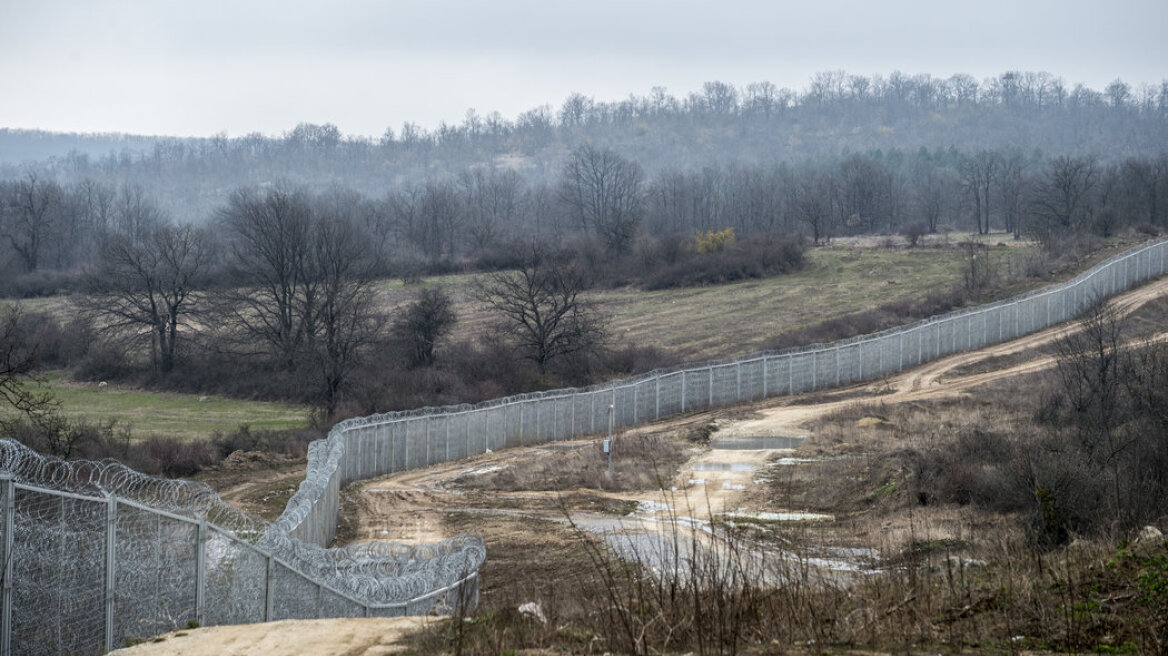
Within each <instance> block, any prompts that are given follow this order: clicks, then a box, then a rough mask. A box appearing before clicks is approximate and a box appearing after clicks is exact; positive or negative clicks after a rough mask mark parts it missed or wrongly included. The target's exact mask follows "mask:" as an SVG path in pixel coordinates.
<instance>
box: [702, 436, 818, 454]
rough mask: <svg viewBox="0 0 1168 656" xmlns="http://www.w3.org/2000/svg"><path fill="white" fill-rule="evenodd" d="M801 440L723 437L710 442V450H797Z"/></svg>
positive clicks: (770, 437)
mask: <svg viewBox="0 0 1168 656" xmlns="http://www.w3.org/2000/svg"><path fill="white" fill-rule="evenodd" d="M803 439H804V438H802V437H786V436H782V435H770V436H756V437H723V438H718V439H714V440H710V448H711V449H719V450H729V451H761V450H777V449H782V450H786V449H797V448H799V445H801V444H803Z"/></svg>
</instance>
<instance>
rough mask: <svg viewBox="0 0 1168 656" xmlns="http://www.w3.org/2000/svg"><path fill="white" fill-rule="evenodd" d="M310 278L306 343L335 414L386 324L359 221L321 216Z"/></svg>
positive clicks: (330, 414)
mask: <svg viewBox="0 0 1168 656" xmlns="http://www.w3.org/2000/svg"><path fill="white" fill-rule="evenodd" d="M311 234H312V244H313V246H312V251H311V254H310V260H309V267H310V273H309V276H308V277H309V278H310V279H311V280H312V281H313V283H314V289H315V290H316V292H317V293H316V295H315V297H314V298H313V299H311V300H310V299H307V298H306V299H305V300H306V303H305V304H304V305H303V306H302V308H301V312H304V313H307V314H311V315H313V316H312V317H311V318H310V319H308V320H305V321H303V322H302V323H303V324H304V325H306V326H310V327H311V328H310V329H309V330H310V332H308V333H307V334H306V337H307V345H308V347H309V349H310V353H311V356H312V358H313V360H314V364H315V369H316V371H317V372H318V375H319V380H320V387H319V394H320V402H321V405H322V407H323V409H324V412H325V416H326V418H328V419H333V418H334V417H335V416H336V412H337V408H338V406H339V404H340V401H341V398H342V395H343V394H344V392H345V390H346V388H347V387H348V386H349V384H350V382H351V379H352V373H353V371H354V370H355V369H356V368H357V367H358V366H359V365H360V364H361V362H362V359H363V357H364V354H365V351H366V350H367V347H368V346H370V345H372V344H373V343H375V342H376V341H377V340H378V339H379V337H380V335H381V331H382V327H383V326H384V324H385V317H384V315H383V314H382V313H381V312H380V310H379V309H378V305H377V299H376V297H375V293H374V292H375V290H374V288H373V283H374V271H375V265H376V262H375V259H374V251H373V249H372V248H371V247H370V245H369V242H368V240H367V239H365V237H364V235H363V234H362V233H361V231H360V230H358V229H357V227H356V225H355V224H354V223H353V222H352V221H349V220H347V219H344V218H341V217H336V216H328V215H326V216H322V217H320V218H318V220H317V221H315V223H314V225H313V229H312V233H311Z"/></svg>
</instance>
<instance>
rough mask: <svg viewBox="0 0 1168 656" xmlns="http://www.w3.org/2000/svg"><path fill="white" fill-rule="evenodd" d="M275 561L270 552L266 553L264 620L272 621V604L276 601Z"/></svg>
mask: <svg viewBox="0 0 1168 656" xmlns="http://www.w3.org/2000/svg"><path fill="white" fill-rule="evenodd" d="M275 568H276V563H275V559H274V558H272V555H271V554H268V558H267V567H265V568H264V621H265V622H271V621H272V614H273V613H272V606H273V605H274V604H275V602H276V590H275V587H276V577H275Z"/></svg>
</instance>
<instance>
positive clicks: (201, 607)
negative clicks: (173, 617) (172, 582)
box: [195, 516, 207, 626]
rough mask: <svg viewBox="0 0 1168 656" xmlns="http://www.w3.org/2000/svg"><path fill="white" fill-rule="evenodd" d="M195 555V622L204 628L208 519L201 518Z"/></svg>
mask: <svg viewBox="0 0 1168 656" xmlns="http://www.w3.org/2000/svg"><path fill="white" fill-rule="evenodd" d="M197 535H198V537H197V538H195V539H196V544H197V545H198V552H196V554H195V621H196V622H198V623H199V626H202V625H203V624H205V623H206V620H205V617H204V616H205V613H206V609H207V518H206V516H203V517H199V529H198V534H197Z"/></svg>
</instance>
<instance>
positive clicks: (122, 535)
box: [0, 240, 1168, 656]
mask: <svg viewBox="0 0 1168 656" xmlns="http://www.w3.org/2000/svg"><path fill="white" fill-rule="evenodd" d="M1166 260H1168V240H1161V241H1156V242H1150V243H1147V244H1144V245H1141V246H1139V247H1136V248H1134V249H1131V250H1129V251H1127V252H1125V253H1121V254H1119V255H1116V256H1114V257H1112V258H1109V259H1108V260H1105V261H1104V262H1102V263H1100V264H1098V265H1096V266H1095V267H1093V268H1091V269H1090V270H1088V271H1086V272H1084V273H1082V274H1080V275H1079V276H1077V277H1075V278H1074V279H1073V280H1070V281H1068V282H1065V283H1060V284H1056V285H1052V286H1049V287H1046V288H1044V289H1041V290H1036V291H1034V292H1031V293H1028V294H1024V295H1021V296H1018V297H1015V298H1011V299H1008V300H1005V301H1000V302H997V303H992V304H988V305H983V306H979V307H975V308H970V309H966V310H960V311H956V312H951V313H948V314H944V315H939V316H935V317H930V318H928V319H925V320H922V321H918V322H916V323H913V324H909V325H906V326H901V327H898V328H895V329H890V330H886V331H883V332H879V333H874V334H871V335H863V336H860V337H856V338H853V339H847V340H842V341H838V342H834V343H831V344H820V345H813V346H809V347H805V348H796V349H787V350H783V351H775V352H766V353H759V354H756V355H752V356H749V357H745V358H741V359H737V360H731V361H726V362H713V363H706V364H699V365H688V366H685V367H681V368H677V369H674V370H667V371H655V372H651V373H648V374H645V375H642V376H638V377H635V378H630V379H626V380H618V381H614V382H612V383H608V384H604V385H596V386H592V387H588V388H583V389H563V390H556V391H551V392H544V393H538V394H526V395H519V396H513V397H508V398H504V399H497V400H494V401H488V402H484V403H481V404H478V405H474V406H469V405H464V406H450V407H445V408H424V409H420V410H414V411H408V412H396V413H387V414H382V415H374V416H370V417H362V418H356V419H350V420H347V421H344V422H341V423H339V424H337V425H336V426H334V427H333V429H332V430H331V431H330V433H329V435H328V437H327V438H326V439H323V440H318V441H316V442H313V443H312V444H311V445H310V447H309V454H308V471H307V475H306V477H305V480H304V481H303V482H302V483H301V484H300V487H299V489H298V490H297V492H296V494H295V495H293V497H292V499H291V500H290V501H289V503H288V506H287V507H286V508H285V510H284V512H283V513H282V514H281V516H280V517H279V518H278V519H277V520H276V521H275V522H272V523H271V524H267V523H265V522H261V521H259V520H256V519H253V518H250V517H247V516H246V515H243V514H242V513H240V512H238V511H236V510H235V509H234V508H232V507H231V506H229V505H228V504H226V503H225V502H223V501H222V500H221V499H220V498H219V497H218V495H216V494H215V493H214V491H212V490H211V489H210V488H209V487H207V486H206V485H202V484H198V483H190V482H184V481H169V480H163V479H156V478H152V477H149V476H146V475H144V474H140V473H138V472H134V471H132V470H130V469H128V468H126V467H124V466H122V465H119V464H117V463H110V462H104V463H94V462H63V461H60V460H56V459H52V458H45V457H43V456H40V455H37V454H35V453H33V452H32V451H30V450H29V449H27V448H25V447H23V446H22V445H20V444H19V443H17V442H13V441H10V440H0V531H2V533H0V656H8V654H13V653H16V654H37V655H39V654H92V653H100V652H101V651H103V650H108V649H111V648H114V647H117V646H120V645H121V644H122V643H123V642H124V641H125V640H127V639H129V638H134V637H145V636H150V635H155V634H157V633H161V632H164V631H167V630H171V629H174V628H176V627H181V626H183V625H185V624H187V623H189V622H197V623H199V624H201V625H215V624H237V623H247V622H260V621H265V620H276V619H307V618H317V617H347V616H352V617H361V616H393V615H405V614H423V613H427V612H432V611H434V610H438V611H449V610H454V609H456V608H458V607H461V606H464V605H466V606H470V605H473V604H474V603H475V601H476V600H477V589H478V578H477V573H478V568H479V566H480V565H481V564H482V562H483V559H484V558H485V555H486V552H485V549H484V547H483V544H482V542H481V540H479V539H477V538H474V537H462V538H456V539H452V540H447V541H445V542H442V543H440V544H437V545H421V546H408V545H403V544H392V543H371V544H367V545H358V546H349V547H341V548H332V549H330V548H326V547H327V545H328V544H329V543H330V542H331V541H332V540H333V538H334V537H335V535H336V530H337V518H338V513H339V507H340V493H341V489H342V488H343V487H344V486H346V485H348V484H349V483H351V482H353V481H357V480H361V479H365V478H372V477H376V476H383V475H386V474H390V473H393V472H397V471H403V470H407V469H413V468H418V467H425V466H428V465H432V464H435V463H439V462H445V461H450V460H457V459H461V458H466V457H470V456H474V455H477V454H481V453H485V452H487V451H490V450H497V449H502V448H507V447H511V446H519V445H525V444H536V443H541V442H547V441H552V440H564V439H571V438H576V437H580V436H583V435H588V434H592V433H596V432H599V431H602V430H606V429H607V428H608V426H609V422H610V421H611V422H612V424H613V425H614V426H615V427H616V428H625V427H629V426H633V425H637V424H644V423H649V422H652V421H656V420H658V419H662V418H665V417H669V416H672V415H677V414H681V413H686V412H691V411H698V410H704V409H707V408H712V407H717V406H724V405H731V404H736V403H742V402H747V401H754V400H759V399H763V398H768V397H774V396H781V395H788V394H798V393H801V392H806V391H813V390H820V389H827V388H832V387H837V386H841V385H848V384H852V383H857V382H862V381H867V380H875V379H879V378H882V377H885V376H888V375H890V374H894V373H897V372H900V371H903V370H906V369H909V368H912V367H915V366H917V365H919V364H921V363H924V362H928V361H930V360H933V359H936V358H939V357H942V356H944V355H947V354H950V353H956V352H960V351H968V350H973V349H977V348H980V347H982V346H986V345H988V344H993V343H997V342H1002V341H1007V340H1010V339H1013V338H1015V337H1018V336H1021V335H1024V334H1026V333H1030V332H1033V331H1035V330H1039V329H1042V328H1045V327H1047V326H1051V325H1054V324H1057V323H1060V322H1063V321H1066V320H1068V319H1071V318H1072V317H1074V316H1076V315H1078V314H1080V313H1081V312H1082V311H1083V310H1085V309H1087V308H1088V307H1090V306H1091V305H1092V304H1093V303H1095V302H1097V301H1099V300H1100V299H1102V298H1105V297H1107V296H1110V295H1113V294H1115V293H1118V292H1121V291H1124V290H1126V289H1129V288H1131V287H1132V286H1134V285H1136V284H1138V283H1140V282H1143V281H1146V280H1149V279H1152V278H1155V277H1158V276H1161V275H1163V274H1164V273H1165V272H1166V271H1168V261H1166Z"/></svg>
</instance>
